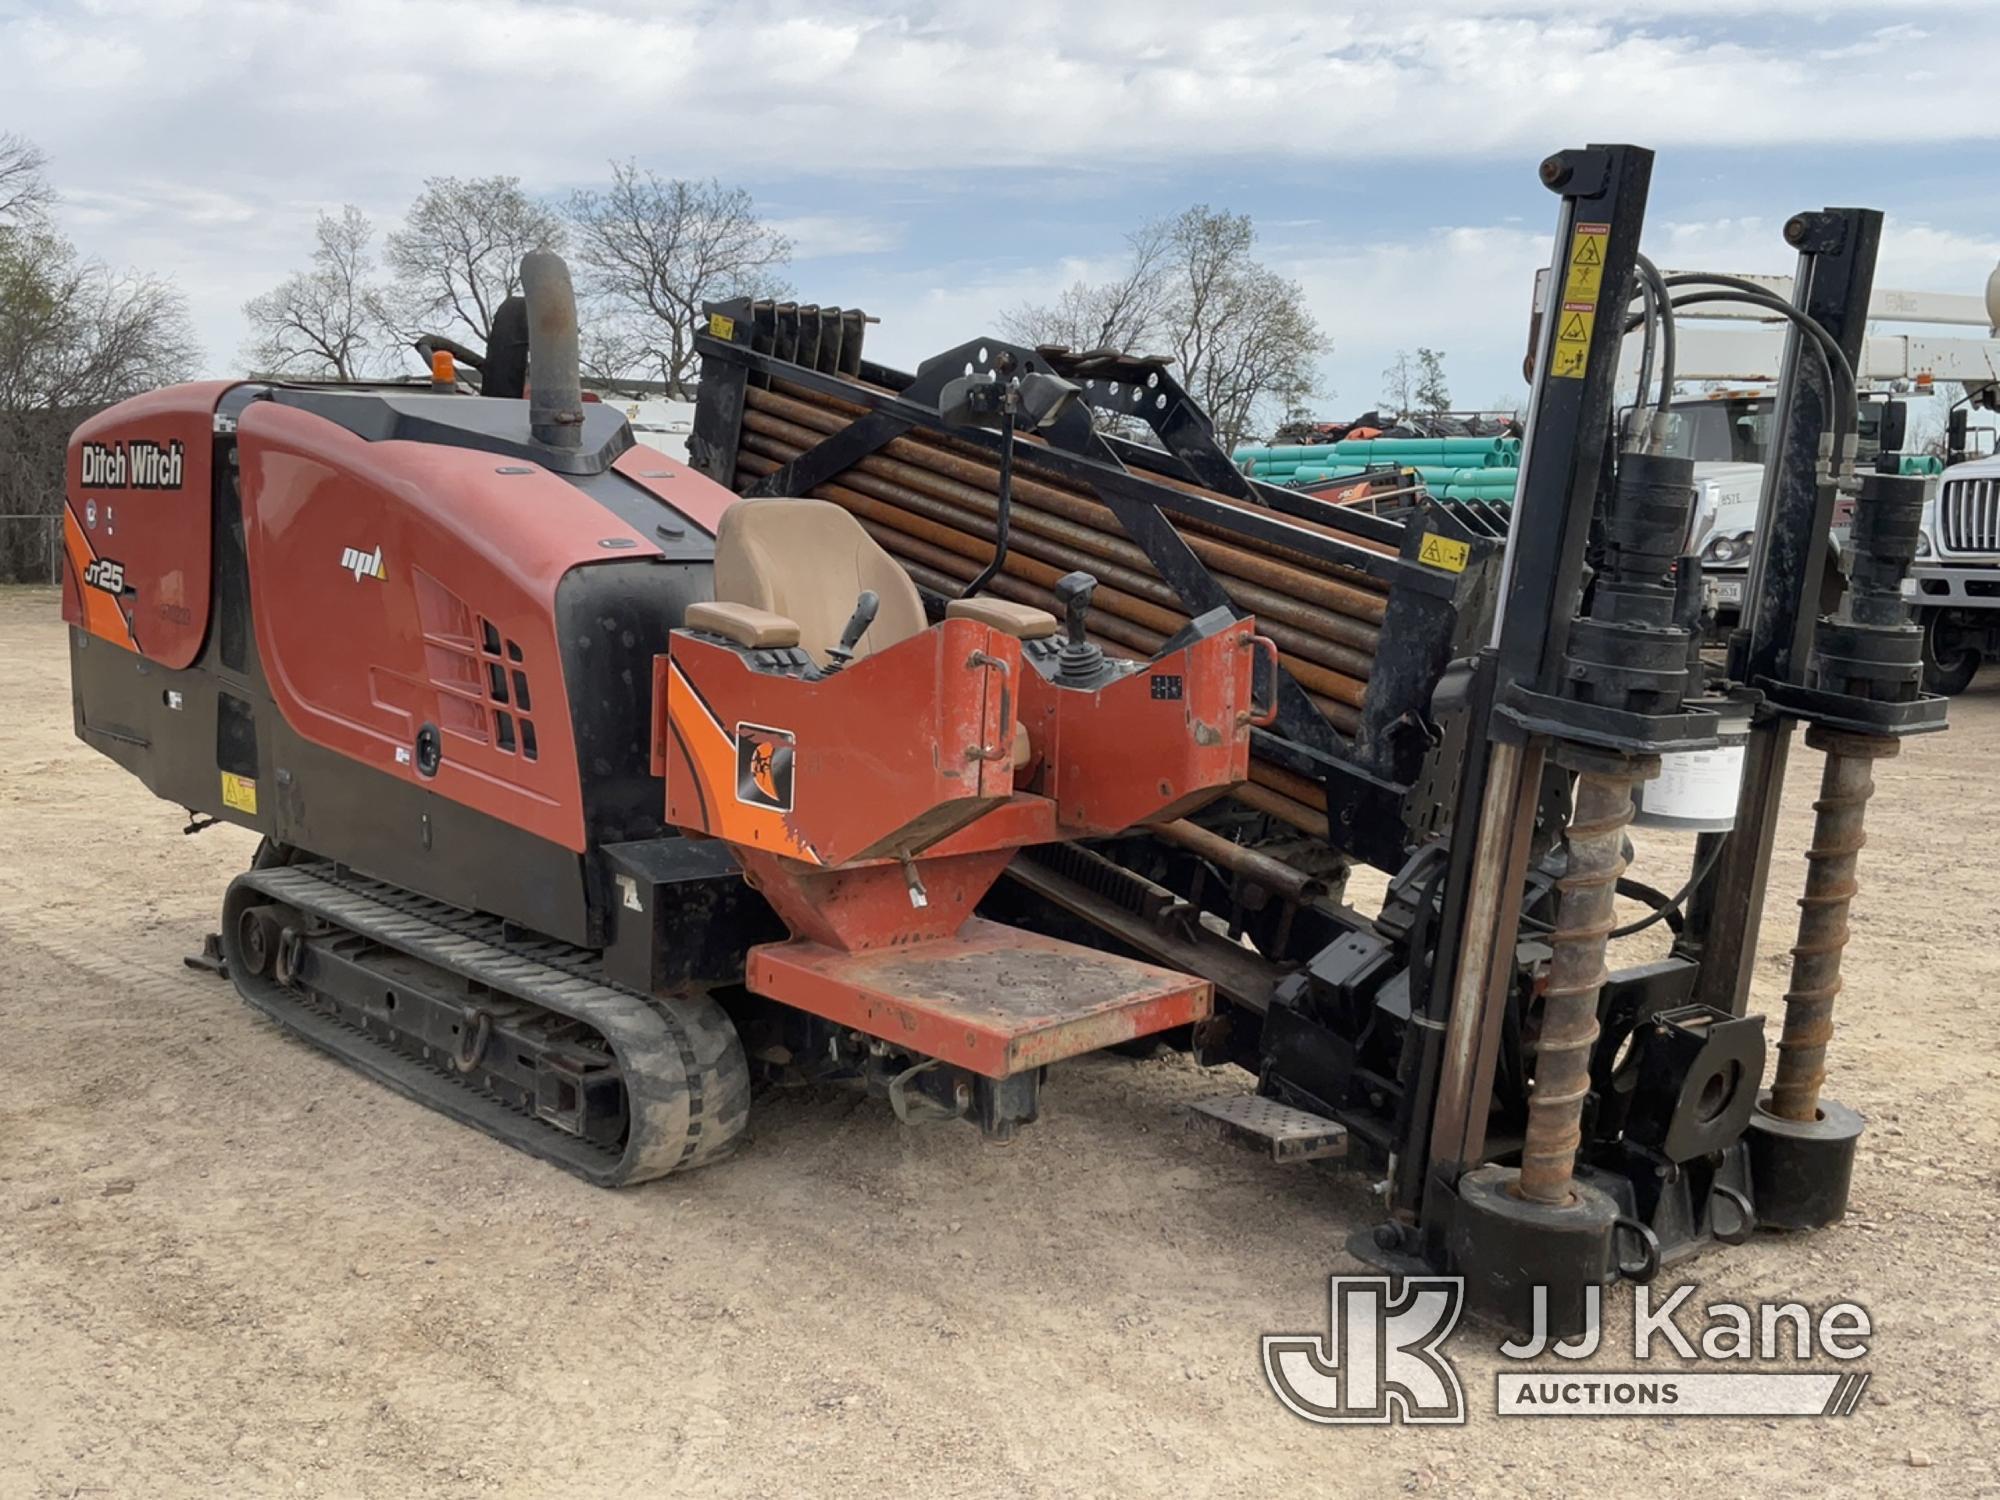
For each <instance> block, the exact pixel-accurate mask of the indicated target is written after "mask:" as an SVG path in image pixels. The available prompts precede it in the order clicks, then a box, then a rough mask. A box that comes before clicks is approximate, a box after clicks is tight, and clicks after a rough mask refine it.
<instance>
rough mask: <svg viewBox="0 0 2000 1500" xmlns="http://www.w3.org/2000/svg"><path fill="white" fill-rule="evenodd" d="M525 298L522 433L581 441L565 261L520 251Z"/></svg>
mask: <svg viewBox="0 0 2000 1500" xmlns="http://www.w3.org/2000/svg"><path fill="white" fill-rule="evenodd" d="M521 291H522V293H523V295H524V296H526V298H527V300H528V434H529V436H530V437H532V438H533V439H534V440H535V441H536V442H538V443H541V444H543V445H544V446H546V447H550V448H563V449H570V450H574V449H577V448H581V447H582V446H583V384H582V380H581V378H580V376H579V375H578V368H579V364H578V360H579V356H578V354H577V333H576V290H575V288H573V287H572V286H571V285H570V280H569V267H568V266H566V265H565V264H563V258H562V257H561V256H560V255H557V254H554V253H553V252H552V251H548V250H531V251H529V252H528V254H526V255H524V256H522V257H521Z"/></svg>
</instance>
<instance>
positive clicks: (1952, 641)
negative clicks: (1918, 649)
mask: <svg viewBox="0 0 2000 1500" xmlns="http://www.w3.org/2000/svg"><path fill="white" fill-rule="evenodd" d="M1923 624H1924V688H1925V690H1926V691H1927V692H1932V693H1943V694H1944V695H1945V696H1946V697H1947V698H1954V697H1957V696H1958V694H1960V693H1962V692H1964V691H1965V690H1966V689H1967V688H1969V687H1971V686H1972V679H1973V678H1974V677H1975V676H1977V675H1978V673H1979V647H1978V646H1977V645H1975V644H1968V643H1967V642H1966V641H1965V639H1964V637H1963V636H1962V635H1961V634H1960V632H1959V630H1958V629H1957V627H1956V626H1954V625H1953V624H1952V623H1951V622H1950V621H1949V620H1948V619H1946V618H1945V615H1944V612H1943V611H1942V610H1928V611H1926V612H1925V614H1924V621H1923Z"/></svg>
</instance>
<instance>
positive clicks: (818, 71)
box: [0, 0, 2000, 413]
mask: <svg viewBox="0 0 2000 1500" xmlns="http://www.w3.org/2000/svg"><path fill="white" fill-rule="evenodd" d="M1996 57H2000V6H1996V5H1995V4H1994V3H1992V0H1975V3H1973V4H1969V5H1961V6H1948V5H1944V4H1940V3H1936V0H1931V3H1928V4H1904V3H1901V0H1629V3H1624V4H1620V5H1617V6H1606V5H1604V4H1602V3H1601V0H1594V3H1585V0H1405V3H1402V4H1394V5H1372V6H1367V7H1359V6H1356V7H1346V6H1332V5H1325V4H1321V5H1314V4H1310V3H1307V4H1301V3H1298V0H1291V3H1283V4H1265V3H1262V0H1229V3H1225V4H1217V3H1215V0H1201V3H1183V0H1071V3H1052V0H1011V3H1009V0H987V3H984V4H964V3H956V0H933V3H930V4H921V5H906V6H901V7H889V6H869V5H862V4H854V3H846V0H820V3H816V4H809V5H808V4H796V3H791V0H735V3H730V0H716V3H703V4H676V3H673V0H592V3H590V4H587V5H574V4H566V3H553V0H547V3H545V0H86V3H71V4H49V3H40V0H0V130H6V129H12V130H15V131H19V132H21V133H24V134H27V135H29V136H30V137H32V138H33V139H35V140H36V141H37V142H38V143H39V144H40V145H41V146H42V147H43V149H44V150H45V151H46V152H47V153H48V155H49V157H50V159H51V169H52V174H53V176H54V178H55V180H56V182H57V185H58V186H59V188H60V190H61V192H62V195H63V203H62V220H63V223H64V226H65V228H66V229H67V230H68V232H69V233H70V234H71V235H72V237H73V238H75V239H76V240H77V241H78V243H79V244H80V245H81V246H82V247H83V248H84V249H86V250H87V251H88V252H90V253H92V254H94V255H97V256H100V257H102V258H104V259H106V260H108V261H111V262H113V263H116V264H120V265H133V266H143V267H147V268H150V269H153V270H156V271H159V272H162V273H164V274H166V275H169V276H171V277H172V278H173V279H174V280H175V281H176V282H177V283H178V284H179V285H180V286H181V287H182V289H183V290H184V291H185V292H186V294H187V296H188V299H189V302H190V304H191V306H192V308H193V311H194V315H195V319H196V323H197V326H198V329H199V332H200V334H201V337H202V340H203V342H204V344H205V346H206V349H207V362H208V365H209V367H210V369H211V370H212V371H213V372H215V373H226V372H228V371H230V370H231V369H232V368H233V367H234V364H235V359H236V354H237V351H238V348H239V346H240V344H241V343H242V339H243V327H242V322H241V318H240V314H239V311H238V309H239V307H240V305H241V303H242V301H243V300H244V298H246V297H247V296H250V295H252V294H254V293H256V292H258V291H260V290H262V289H263V288H265V287H266V286H268V285H270V284H271V283H273V282H274V281H276V280H277V279H279V277H281V276H282V275H283V274H284V273H285V272H286V271H287V270H289V269H292V268H294V267H296V266H298V265H300V264H302V263H303V262H304V260H305V258H306V255H307V253H308V246H309V241H310V234H311V225H312V220H313V217H314V215H315V214H316V213H317V212H318V211H319V210H322V209H329V208H337V207H338V206H339V205H340V204H342V203H349V202H351V203H355V204H358V205H360V206H361V207H362V208H363V209H364V210H366V211H367V212H368V213H369V214H371V215H372V216H373V217H374V218H375V219H376V221H377V222H378V223H379V224H381V225H383V226H385V227H386V226H390V225H393V223H394V222H395V221H396V220H397V218H398V217H399V216H400V215H401V213H402V211H403V210H404V209H405V208H406V207H407V205H408V203H409V201H410V199H411V197H412V196H413V195H414V193H415V192H416V191H417V189H418V187H419V186H420V184H421V182H422V180H423V179H424V178H425V177H427V176H432V175H437V174H459V175H480V174H487V173H495V172H506V173H512V174H516V175H518V176H519V177H521V178H522V179H523V181H524V183H525V184H526V185H527V186H528V187H530V188H531V189H533V190H536V191H539V192H543V193H546V194H549V195H552V196H555V195H561V194H563V193H566V192H567V191H568V190H569V189H571V188H573V187H576V186H580V185H591V184H594V183H596V182H598V181H600V180H602V178H603V177H604V175H605V162H606V161H607V159H609V158H612V157H618V158H623V157H628V156H629V157H634V158H636V159H637V160H638V161H639V162H640V163H641V164H642V165H645V166H649V167H652V168H654V169H655V170H657V171H659V172H661V173H662V174H665V175H679V176H707V175H711V174H712V175H717V176H720V177H721V178H723V179H724V180H725V181H732V182H738V183H741V184H743V185H745V186H747V187H748V188H750V189H751V190H752V192H753V193H754V194H755V195H756V198H757V200H758V203H759V205H760V206H761V207H762V208H763V209H764V211H765V212H766V213H767V214H769V215H770V216H771V217H773V218H775V219H777V220H780V221H782V222H783V223H784V225H785V227H786V228H787V230H788V231H789V232H790V234H791V235H792V237H793V239H794V240H795V241H796V242H797V247H798V249H797V255H796V259H795V262H794V265H793V268H792V271H791V279H792V281H793V283H794V285H795V287H796V288H797V290H798V292H799V293H800V295H801V296H802V297H805V298H808V299H810V300H813V301H818V302H826V303H840V304H844V305H849V306H854V305H859V306H862V307H866V308H867V309H869V310H870V311H871V312H874V313H877V314H878V315H879V316H880V317H881V318H882V326H881V327H880V328H879V329H878V330H876V331H875V333H873V334H871V347H872V349H873V351H874V352H875V353H876V354H877V356H878V357H880V358H884V359H887V360H889V361H890V362H892V363H900V364H905V365H909V364H914V363H915V361H916V360H917V359H919V358H921V357H922V356H923V355H925V354H926V353H929V352H932V351H934V350H935V349H937V348H940V347H944V346H947V345H950V344H953V343H956V342H959V341H960V340H962V339H964V338H967V337H971V336H974V335H976V334H977V333H980V332H983V331H985V330H986V328H987V327H988V326H990V320H991V316H992V314H993V312H994V311H995V310H996V309H998V308H1000V307H1003V306H1006V305H1008V304H1011V303H1014V302H1017V301H1020V300H1022V299H1024V298H1039V297H1044V296H1046V295H1048V294H1049V293H1051V292H1052V291H1053V290H1055V289H1056V288H1057V287H1059V286H1060V285H1062V284H1063V283H1065V282H1067V281H1069V280H1071V279H1074V278H1075V277H1077V276H1079V275H1085V276H1087V275H1091V274H1093V273H1096V272H1100V271H1102V270H1104V269H1107V268H1108V267H1109V266H1110V265H1111V264H1112V263H1113V262H1115V260H1116V259H1117V257H1118V255H1119V252H1120V249H1121V247H1122V236H1123V234H1124V233H1125V231H1126V230H1127V229H1129V228H1130V227H1132V226H1133V225H1134V224H1136V223H1138V222H1140V221H1142V220H1144V219H1146V218H1148V217H1151V216H1154V215H1157V214H1161V213H1166V212H1171V211H1174V210H1177V209H1179V208H1182V207H1184V206H1186V205H1187V204H1189V203H1194V202H1206V203H1209V204H1211V205H1215V206H1218V207H1224V206H1226V207H1228V208H1230V209H1233V210H1236V211H1239V212H1247V213H1250V214H1252V215H1253V216H1254V217H1255V219H1256V221H1257V223H1258V225H1259V230H1260V245H1261V251H1262V254H1263V257H1264V258H1265V259H1266V260H1267V261H1268V262H1269V263H1271V264H1272V265H1274V266H1276V267H1278V268H1280V269H1281V270H1283V271H1284V272H1285V273H1286V274H1288V275H1291V276H1293V277H1296V278H1297V279H1298V280H1299V281H1300V282H1301V283H1303V285H1304V286H1305V287H1306V289H1307V292H1308V295H1309V297H1310V299H1311V303H1312V306H1313V310H1314V312H1315V313H1316V314H1317V316H1318V318H1319V320H1320V322H1321V323H1322V324H1323V325H1324V326H1325V328H1326V329H1327V330H1328V331H1329V332H1330V334H1331V335H1332V337H1333V340H1334V351H1333V353H1332V355H1331V356H1330V357H1329V358H1328V360H1327V361H1326V365H1325V372H1324V384H1325V387H1326V390H1327V399H1326V400H1325V402H1323V405H1324V406H1325V408H1326V410H1328V411H1329V412H1330V413H1338V412H1351V411H1356V410H1359V409H1361V408H1363V407H1365V406H1368V405H1370V404H1372V403H1373V402H1374V400H1375V398H1376V397H1377V396H1378V395H1379V394H1380V392H1381V388H1382V381H1381V371H1382V369H1383V367H1384V366H1385V365H1386V364H1388V363H1389V361H1390V359H1391V358H1392V356H1393V354H1394V352H1395V351H1396V350H1397V349H1398V348H1414V347H1415V346H1417V345H1419V344H1428V345H1431V346H1433V347H1437V348H1441V349H1443V350H1444V351H1446V354H1447V369H1448V371H1449V373H1450V375H1451V377H1452V388H1453V392H1454V394H1455V396H1457V398H1458V399H1459V402H1460V403H1461V404H1465V405H1473V404H1487V403H1489V402H1491V401H1493V400H1495V399H1497V398H1499V397H1501V396H1509V397H1511V396H1512V395H1513V394H1515V393H1516V392H1517V391H1518V390H1519V388H1520V387H1519V373H1518V371H1519V361H1520V353H1521V347H1522V343H1523V338H1524V333H1525V319H1526V310H1527V303H1528V297H1529V286H1530V282H1531V279H1532V273H1533V269H1534V267H1535V266H1536V265H1537V264H1540V263H1542V262H1544V261H1546V259H1547V258H1548V244H1549V235H1550V231H1551V229H1552V226H1553V215H1554V200H1553V198H1552V197H1551V196H1550V195H1549V194H1548V193H1546V192H1545V191H1544V190H1543V189H1542V188H1541V187H1540V186H1539V185H1538V184H1537V182H1536V180H1535V175H1534V167H1535V164H1536V162H1537V161H1539V159H1540V158H1541V157H1542V156H1543V155H1545V154H1546V153H1547V152H1549V151H1550V150H1553V149H1555V148H1557V147H1561V146H1565V145H1580V144H1583V143H1585V142H1588V141H1605V140H1629V141H1636V142H1638V143H1640V144H1643V145H1647V146H1651V147H1654V148H1655V149H1656V150H1657V151H1658V152H1659V161H1658V163H1657V165H1656V169H1655V175H1654V179H1653V198H1652V206H1651V210H1650V212H1649V215H1648V228H1647V246H1648V249H1649V250H1650V251H1651V253H1652V254H1653V257H1654V259H1655V260H1657V261H1659V262H1660V263H1661V264H1663V265H1672V266H1684V267H1685V266H1693V265H1695V264H1697V263H1698V264H1700V265H1702V266H1704V267H1706V268H1710V269H1728V270H1738V271H1755V270H1769V271H1784V270H1789V269H1790V263H1791V259H1792V257H1791V256H1790V255H1789V253H1788V252H1787V251H1786V250H1785V248H1784V246H1783V244H1782V242H1781V241H1780V239H1779V235H1778V229H1779V226H1780V225H1781V224H1782V223H1783V222H1784V220H1785V218H1786V217H1787V216H1788V215H1789V214H1791V213H1792V212H1794V211H1796V210H1798V209H1801V208H1806V207H1816V206H1819V205H1821V204H1826V203H1861V204H1866V205H1870V206H1875V207H1880V208H1883V209H1885V210H1887V212H1888V214H1889V226H1890V227H1889V233H1888V238H1887V242H1886V244H1885V248H1884V256H1883V266H1882V270H1881V273H1880V275H1879V277H1878V281H1879V282H1880V283H1882V284H1885V285H1893V286H1898V287H1910V288H1919V289H1925V290H1939V291H1961V292H1974V293H1976V292H1978V291H1979V290H1980V289H1981V288H1982V287H1983V285H1984V283H1985V279H1986V274H1987V272H1988V271H1989V270H1990V269H1991V268H1992V266H1993V265H1994V263H1995V261H1996V259H2000V207H1996V204H1997V203H2000V195H1996V194H1995V192H1994V186H1995V176H1996V173H2000V161H1996V154H1995V152H1994V149H1993V148H1994V143H1995V137H1996V136H2000V120H1996V116H1995V108H1994V105H1995V99H1996V91H1995V85H1994V83H1993V60H1994V59H1995V58H1996Z"/></svg>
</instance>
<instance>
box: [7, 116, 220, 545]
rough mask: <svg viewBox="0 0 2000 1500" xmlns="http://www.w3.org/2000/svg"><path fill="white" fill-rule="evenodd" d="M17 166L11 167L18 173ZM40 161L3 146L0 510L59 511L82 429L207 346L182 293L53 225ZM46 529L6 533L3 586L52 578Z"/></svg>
mask: <svg viewBox="0 0 2000 1500" xmlns="http://www.w3.org/2000/svg"><path fill="white" fill-rule="evenodd" d="M10 167H11V168H12V169H13V170H12V171H11V173H10V172H9V168H10ZM54 204H55V194H54V192H53V190H52V189H51V188H50V186H49V183H48V180H47V178H46V177H45V176H44V175H43V173H42V168H41V155H40V153H39V152H38V151H36V150H35V148H34V147H33V146H31V145H29V144H28V143H27V142H25V141H20V140H18V139H13V138H9V139H7V140H5V141H0V216H4V217H0V513H6V514H15V515H51V516H52V515H54V514H56V512H57V510H58V509H59V507H60V506H61V504H62V493H63V477H62V476H63V452H64V448H65V446H66V444H67V442H68V438H69V434H70V431H71V429H73V428H74V427H75V426H76V424H77V423H78V422H80V421H81V420H83V418H85V417H86V416H89V415H90V414H91V413H92V412H94V411H96V410H98V409H99V408H101V407H104V406H108V405H109V404H111V403H112V402H114V401H119V400H122V399H123V398H125V397H126V396H130V395H133V394H135V393H137V392H139V391H143V390H147V389H149V388H151V387H153V386H158V385H167V384H171V383H172V382H174V381H177V380H185V379H186V378H187V377H188V374H189V372H190V371H191V370H192V369H193V367H194V365H195V363H196V361H197V359H198V358H199V351H198V350H197V348H196V346H195V341H194V333H193V329H192V327H191V326H190V324H189V322H188V315H187V305H186V303H185V301H184V300H183V299H182V297H181V295H180V293H179V292H178V291H176V290H175V289H174V288H173V287H171V286H170V285H168V284H167V283H166V282H164V281H161V280H159V279H158V278H156V277H152V276H146V275H143V274H139V273H134V272H118V271H113V270H111V269H109V268H108V267H106V266H104V265H102V264H101V263H99V262H97V261H92V260H85V259H83V258H82V257H80V256H79V255H78V254H77V253H76V249H75V247H74V246H72V245H71V244H70V243H69V241H67V240H65V239H64V238H62V236H61V235H59V234H58V233H56V232H55V230H54V228H53V227H52V220H53V217H54V215H53V208H54ZM47 558H48V552H47V550H46V533H45V532H43V531H41V530H40V529H38V528H36V529H31V528H24V527H17V528H14V529H12V530H10V531H6V532H0V580H4V579H11V578H16V577H28V578H37V577H42V576H45V571H46V568H47Z"/></svg>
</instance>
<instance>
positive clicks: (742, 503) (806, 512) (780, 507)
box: [715, 498, 927, 666]
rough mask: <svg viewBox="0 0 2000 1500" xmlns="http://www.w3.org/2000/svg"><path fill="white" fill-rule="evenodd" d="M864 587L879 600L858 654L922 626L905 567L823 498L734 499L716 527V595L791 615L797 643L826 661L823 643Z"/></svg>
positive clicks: (830, 642) (836, 637) (834, 636)
mask: <svg viewBox="0 0 2000 1500" xmlns="http://www.w3.org/2000/svg"><path fill="white" fill-rule="evenodd" d="M863 589H873V590H874V591H875V593H876V595H877V596H878V597H879V598H880V599H881V601H882V607H881V610H880V611H879V612H878V613H877V614H876V616H875V623H874V624H873V625H870V626H869V627H868V631H867V633H866V634H865V635H863V636H862V637H861V642H860V644H859V645H858V646H857V647H856V648H855V652H854V654H855V656H856V657H863V656H866V655H868V654H869V653H870V652H873V651H881V650H884V649H886V648H887V647H890V646H893V645H895V644H896V643H897V642H898V641H904V640H908V639H909V638H910V637H911V636H913V635H915V634H917V633H918V632H919V631H921V630H922V629H924V627H925V625H926V623H927V622H926V620H925V619H924V604H923V600H922V598H921V597H919V595H918V594H917V586H916V585H915V584H914V583H912V582H910V575H909V574H907V573H905V572H904V571H903V570H902V568H901V567H900V566H899V565H898V564H897V562H896V559H895V558H893V557H891V556H890V555H889V554H888V553H887V552H884V551H883V550H882V548H881V547H880V546H879V545H877V543H876V541H875V539H874V538H873V537H871V536H870V535H869V534H868V533H867V532H866V531H864V530H863V529H862V527H861V523H860V522H859V521H857V520H855V519H854V517H853V516H851V515H849V514H848V513H847V512H846V511H844V510H842V509H841V508H840V507H839V506H838V505H835V504H833V503H832V502H831V501H827V500H786V499H776V498H772V499H765V500H739V501H737V502H736V504H734V505H732V506H730V507H729V509H727V510H725V511H724V512H723V513H722V524H721V526H720V527H719V528H718V529H717V530H716V533H715V597H716V598H717V599H718V600H721V601H723V602H725V603H729V604H748V605H751V606H754V607H755V608H757V609H768V610H770V611H771V612H772V613H773V614H778V615H784V616H785V617H787V618H788V619H791V620H793V621H796V622H797V624H798V627H799V644H800V645H801V646H803V647H804V648H805V649H806V651H807V652H809V653H810V654H811V656H812V658H813V660H814V661H816V662H818V663H819V664H820V665H821V666H825V665H826V661H827V655H826V653H827V648H828V647H830V646H834V645H837V644H839V641H840V632H841V631H842V630H843V629H844V628H845V627H846V625H847V622H848V620H849V619H850V618H852V617H853V614H854V601H855V600H856V599H858V598H860V596H861V591H862V590H863Z"/></svg>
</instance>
